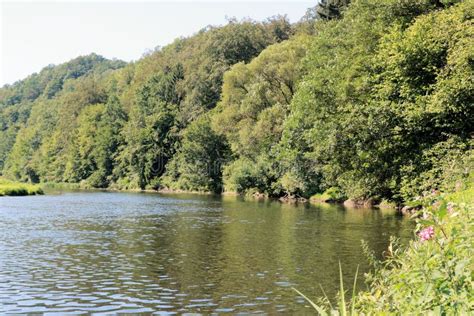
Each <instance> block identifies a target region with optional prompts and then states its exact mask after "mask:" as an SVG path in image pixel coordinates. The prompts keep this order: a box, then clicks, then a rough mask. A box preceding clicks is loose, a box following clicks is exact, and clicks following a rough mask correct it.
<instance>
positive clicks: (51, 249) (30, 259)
mask: <svg viewBox="0 0 474 316" xmlns="http://www.w3.org/2000/svg"><path fill="white" fill-rule="evenodd" d="M0 214H1V217H0V267H1V269H0V313H7V312H8V313H10V312H20V313H36V312H39V313H41V312H59V313H61V312H63V313H64V312H72V311H84V312H114V313H120V312H124V313H145V314H146V313H151V312H155V311H161V312H163V313H165V312H167V313H172V312H179V313H181V312H193V313H204V314H207V313H210V312H217V313H219V312H222V313H224V312H232V313H235V312H266V313H271V314H274V313H278V312H282V313H288V312H302V311H308V308H307V304H306V303H305V302H304V301H303V300H302V299H301V298H299V297H298V296H297V295H296V293H294V292H293V291H292V290H291V287H292V286H295V287H297V288H298V289H299V290H300V291H302V292H303V293H305V294H306V295H307V296H309V297H311V298H314V297H318V296H321V295H322V292H321V290H320V285H321V286H322V287H323V288H324V290H325V291H326V293H327V294H328V295H329V296H330V297H333V296H334V295H335V294H336V292H337V289H338V282H339V272H338V261H339V260H340V261H341V264H342V268H343V271H344V278H345V282H346V284H347V287H348V288H349V287H350V284H351V282H352V278H353V276H354V273H355V270H356V267H357V265H358V264H360V271H361V272H367V271H368V269H369V267H368V265H367V260H366V258H365V255H364V254H363V252H362V247H361V240H362V239H363V240H365V241H366V242H367V243H368V245H369V247H370V248H371V249H374V251H375V252H376V253H377V254H379V255H380V254H381V253H382V252H383V251H384V250H386V248H387V245H388V241H389V237H390V236H391V235H393V236H397V237H400V238H401V239H402V241H405V242H406V241H408V240H409V238H410V237H411V231H412V228H413V223H411V222H410V221H408V220H407V219H404V218H402V217H398V216H397V215H395V214H394V213H391V212H384V211H380V210H363V209H346V208H343V207H341V206H325V207H322V206H320V207H316V206H310V205H296V206H295V205H289V204H282V203H279V202H270V201H260V202H258V201H243V200H242V199H239V198H236V197H226V196H224V197H216V196H205V195H202V196H201V195H189V194H176V195H159V194H139V193H110V192H67V193H64V194H50V195H46V196H36V197H24V198H2V199H1V200H0ZM360 275H361V277H360V280H359V288H360V289H361V288H363V287H364V285H363V277H362V275H363V273H361V274H360Z"/></svg>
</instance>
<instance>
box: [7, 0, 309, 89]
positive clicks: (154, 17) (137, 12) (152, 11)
mask: <svg viewBox="0 0 474 316" xmlns="http://www.w3.org/2000/svg"><path fill="white" fill-rule="evenodd" d="M0 2H1V4H0V11H1V12H0V18H1V23H0V28H1V32H0V34H1V37H0V52H1V63H0V67H1V68H0V86H2V85H3V84H6V83H13V82H14V81H16V80H19V79H23V78H25V77H26V76H28V75H29V74H31V73H33V72H38V71H39V70H41V69H42V68H43V67H45V66H47V65H48V64H59V63H62V62H65V61H68V60H70V59H72V58H74V57H77V56H79V55H86V54H89V53H92V52H95V53H97V54H100V55H102V56H104V57H107V58H118V59H122V60H125V61H131V60H136V59H139V58H140V57H141V56H142V55H143V53H144V52H145V51H147V50H149V49H153V48H155V47H156V46H158V45H159V46H164V45H166V44H168V43H170V42H172V40H173V39H174V38H176V37H179V36H188V35H191V34H193V33H195V32H197V31H198V30H200V29H201V28H203V27H205V26H207V25H222V24H225V23H226V17H236V18H238V19H241V18H244V17H250V18H252V19H255V20H264V19H266V18H267V17H270V16H273V15H277V14H282V15H284V14H286V15H288V17H289V19H290V21H291V22H296V21H298V20H299V19H300V18H301V16H303V14H304V13H305V11H306V9H307V8H309V7H311V6H314V5H315V4H316V2H317V1H316V0H313V1H309V0H296V1H295V0H294V1H289V0H287V1H281V2H278V1H264V0H260V1H235V0H234V1H226V0H221V1H192V2H191V1H173V2H170V1H168V2H165V1H154V2H150V1H148V2H124V1H118V2H117V1H87V2H86V1H83V2H71V1H62V2H9V1H4V0H0Z"/></svg>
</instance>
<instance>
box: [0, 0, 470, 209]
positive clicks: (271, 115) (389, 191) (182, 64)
mask: <svg viewBox="0 0 474 316" xmlns="http://www.w3.org/2000/svg"><path fill="white" fill-rule="evenodd" d="M473 17H474V2H473V1H456V0H441V1H440V0H438V1H435V0H413V1H407V0H356V1H352V2H351V3H350V4H349V1H330V0H328V1H323V3H321V4H319V5H317V6H316V7H314V8H311V9H309V10H308V12H307V14H306V15H305V16H304V17H303V18H302V19H301V20H300V21H299V22H298V23H295V24H290V23H289V22H288V20H287V19H286V18H285V17H281V16H278V17H273V18H270V19H268V20H267V21H264V22H255V21H251V20H243V21H236V20H230V21H229V22H228V24H227V25H225V26H221V27H208V28H205V29H203V30H201V31H199V32H198V33H196V34H195V35H193V36H191V37H188V38H179V39H176V40H175V41H174V42H173V43H172V44H170V45H167V46H165V47H162V48H158V49H156V50H155V51H154V52H152V53H150V54H148V55H146V56H144V57H143V58H141V59H140V60H139V61H137V62H133V63H128V64H127V63H124V62H121V61H117V60H107V59H105V58H103V57H100V56H97V55H95V54H92V55H89V56H83V57H78V58H76V59H74V60H72V61H70V62H68V63H65V64H62V65H58V66H48V67H46V68H44V69H43V70H42V71H41V72H40V73H38V74H33V75H31V76H29V77H28V78H26V79H24V80H22V81H19V82H17V83H15V84H13V85H7V86H4V87H3V88H2V89H0V170H1V171H0V174H3V176H5V177H7V178H10V179H13V180H20V181H28V182H33V183H37V182H69V183H82V184H83V185H84V186H88V187H97V188H107V187H109V188H117V189H137V188H141V189H160V188H169V189H181V190H192V191H213V192H222V191H223V190H226V191H237V192H240V193H248V192H258V193H264V194H267V195H269V196H275V197H281V196H291V197H310V196H312V195H314V194H317V193H322V192H324V191H327V190H328V189H330V192H336V193H337V194H336V195H337V197H335V198H352V199H356V200H362V199H367V198H378V199H389V200H395V201H403V200H406V199H408V198H411V197H413V196H416V195H419V194H421V193H422V192H423V191H424V190H427V189H428V188H440V189H444V190H450V189H454V188H453V186H454V185H455V183H456V181H457V180H459V179H462V178H463V177H466V176H467V175H468V174H469V172H470V169H469V168H470V164H471V163H472V151H471V150H470V148H471V147H470V146H471V145H472V135H473V126H474V122H473V120H474V113H473V104H474V80H473V78H474V41H473V38H474V26H473ZM124 41H125V42H126V39H124Z"/></svg>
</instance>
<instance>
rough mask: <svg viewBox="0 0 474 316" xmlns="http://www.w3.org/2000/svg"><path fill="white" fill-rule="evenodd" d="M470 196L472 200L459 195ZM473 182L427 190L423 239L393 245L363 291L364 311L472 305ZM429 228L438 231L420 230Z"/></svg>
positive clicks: (451, 309)
mask: <svg viewBox="0 0 474 316" xmlns="http://www.w3.org/2000/svg"><path fill="white" fill-rule="evenodd" d="M462 196H466V197H469V199H468V200H466V199H461V198H460V197H462ZM473 196H474V191H473V189H472V187H471V188H470V189H468V190H466V191H464V192H458V193H456V194H455V195H446V196H443V195H437V193H435V195H434V196H428V197H427V198H425V200H424V204H425V207H424V208H423V210H422V211H421V214H420V215H421V217H420V218H419V219H418V220H417V222H418V225H417V231H418V233H419V235H420V238H419V239H418V240H415V241H413V242H412V243H411V244H410V246H409V247H408V248H407V249H405V250H403V251H402V250H399V249H397V248H396V247H395V245H394V246H392V248H391V249H392V250H391V252H390V253H389V254H388V257H387V258H386V260H385V261H384V262H379V263H376V264H377V269H376V271H375V273H373V274H371V275H369V278H368V280H369V284H370V291H369V292H363V293H360V294H359V297H358V302H357V306H358V310H359V311H360V312H362V313H378V312H382V311H384V312H391V313H396V314H424V313H426V312H428V311H431V312H434V313H437V314H448V315H449V314H459V315H462V314H465V313H469V311H471V310H472V308H473V305H472V295H473V293H474V289H473V279H472V277H473V276H472V267H473V265H474V262H473V259H472V258H473V255H474V254H473V251H472V249H473V248H472V231H473V224H474V221H473V217H472V212H473V202H474V201H473ZM427 227H428V228H430V229H431V230H432V231H433V232H434V236H432V237H431V238H429V237H428V238H427V236H424V235H421V233H420V231H421V230H422V228H425V230H426V228H427Z"/></svg>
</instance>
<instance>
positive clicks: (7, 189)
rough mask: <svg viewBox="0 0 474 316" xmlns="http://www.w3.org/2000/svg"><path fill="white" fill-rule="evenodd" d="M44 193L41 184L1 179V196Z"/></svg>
mask: <svg viewBox="0 0 474 316" xmlns="http://www.w3.org/2000/svg"><path fill="white" fill-rule="evenodd" d="M37 194H43V190H42V189H41V187H40V186H39V185H33V184H28V183H18V182H12V181H9V180H5V179H0V196H7V195H8V196H23V195H37Z"/></svg>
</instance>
